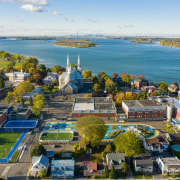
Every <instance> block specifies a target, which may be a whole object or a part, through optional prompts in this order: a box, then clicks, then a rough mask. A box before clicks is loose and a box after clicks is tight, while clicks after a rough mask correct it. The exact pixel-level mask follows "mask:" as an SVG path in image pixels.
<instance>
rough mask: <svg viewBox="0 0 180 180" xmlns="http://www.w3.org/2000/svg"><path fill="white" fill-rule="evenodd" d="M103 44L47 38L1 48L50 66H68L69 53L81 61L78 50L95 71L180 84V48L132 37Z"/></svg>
mask: <svg viewBox="0 0 180 180" xmlns="http://www.w3.org/2000/svg"><path fill="white" fill-rule="evenodd" d="M93 41H94V42H97V43H100V44H101V45H99V46H97V47H92V48H71V47H61V46H55V45H53V44H52V42H55V41H53V40H52V41H44V40H11V39H7V40H0V50H4V51H9V52H11V53H17V54H24V55H26V56H33V57H36V58H38V59H39V61H40V63H43V64H45V65H46V66H47V67H52V66H53V65H56V64H59V65H61V66H64V67H65V66H66V56H67V54H69V56H70V62H72V63H77V57H78V53H79V55H80V59H81V65H82V69H83V70H85V69H88V70H91V71H92V73H93V74H98V73H99V72H100V71H104V72H106V73H107V74H108V75H111V74H112V73H114V72H117V73H118V74H119V75H120V74H121V73H123V72H126V73H128V74H134V75H136V76H138V75H139V74H143V75H144V77H145V78H146V79H148V80H151V81H152V82H159V81H164V82H167V83H172V82H175V81H176V82H178V83H179V85H180V48H171V47H169V46H161V45H159V44H158V42H154V43H152V44H141V43H140V44H136V43H131V41H130V40H115V39H97V40H93Z"/></svg>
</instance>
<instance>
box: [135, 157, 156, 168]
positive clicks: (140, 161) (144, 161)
mask: <svg viewBox="0 0 180 180" xmlns="http://www.w3.org/2000/svg"><path fill="white" fill-rule="evenodd" d="M135 161H136V166H141V167H142V168H146V167H147V166H153V159H152V158H151V157H150V156H142V157H136V158H135Z"/></svg>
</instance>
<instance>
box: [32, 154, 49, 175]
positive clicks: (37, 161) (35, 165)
mask: <svg viewBox="0 0 180 180" xmlns="http://www.w3.org/2000/svg"><path fill="white" fill-rule="evenodd" d="M48 167H49V159H48V158H47V157H45V156H44V155H41V156H33V157H32V168H31V170H30V174H31V176H34V177H38V176H39V170H40V169H41V168H43V169H45V171H46V173H47V171H48Z"/></svg>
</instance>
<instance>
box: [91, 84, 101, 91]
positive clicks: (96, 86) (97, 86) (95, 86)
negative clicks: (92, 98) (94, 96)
mask: <svg viewBox="0 0 180 180" xmlns="http://www.w3.org/2000/svg"><path fill="white" fill-rule="evenodd" d="M99 89H101V85H100V84H98V83H96V84H94V85H93V91H97V90H99Z"/></svg>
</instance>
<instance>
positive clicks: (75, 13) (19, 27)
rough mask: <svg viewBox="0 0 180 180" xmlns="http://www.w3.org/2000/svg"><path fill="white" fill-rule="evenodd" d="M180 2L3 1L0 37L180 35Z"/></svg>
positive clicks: (128, 0) (104, 0)
mask: <svg viewBox="0 0 180 180" xmlns="http://www.w3.org/2000/svg"><path fill="white" fill-rule="evenodd" d="M179 9H180V0H0V17H1V18H0V36H6V35H14V36H16V35H19V36H21V35H24V36H29V35H42V36H44V35H49V36H52V35H54V36H62V35H70V34H74V35H75V34H76V33H77V32H78V33H79V34H82V35H83V34H94V35H96V34H102V35H116V36H121V35H122V36H123V35H129V36H130V35H137V36H140V35H145V36H154V35H162V36H180V23H179V22H180V10H179Z"/></svg>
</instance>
